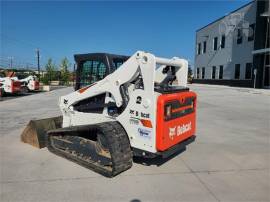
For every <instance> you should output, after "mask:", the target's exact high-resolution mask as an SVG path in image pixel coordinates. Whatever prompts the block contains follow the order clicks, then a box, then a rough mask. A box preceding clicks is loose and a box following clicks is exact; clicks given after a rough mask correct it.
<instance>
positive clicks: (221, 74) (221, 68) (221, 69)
mask: <svg viewBox="0 0 270 202" xmlns="http://www.w3.org/2000/svg"><path fill="white" fill-rule="evenodd" d="M218 78H219V79H223V65H220V66H219V75H218Z"/></svg>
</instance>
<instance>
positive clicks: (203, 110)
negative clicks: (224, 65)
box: [0, 84, 270, 202]
mask: <svg viewBox="0 0 270 202" xmlns="http://www.w3.org/2000/svg"><path fill="white" fill-rule="evenodd" d="M191 89H193V90H194V91H196V92H197V94H198V118H197V139H196V142H195V143H192V144H191V145H189V146H188V148H187V150H186V151H185V152H183V153H181V154H179V155H177V156H175V157H174V158H172V159H170V160H168V161H167V162H165V163H163V164H161V165H159V166H157V165H155V164H157V163H158V162H156V161H154V162H152V163H153V165H148V166H147V165H143V163H142V162H141V161H140V160H138V161H136V163H134V164H133V167H132V168H131V169H130V170H128V171H126V172H124V173H122V174H120V175H118V176H117V177H115V178H113V179H108V178H105V177H102V176H100V175H98V174H96V173H94V172H92V171H90V170H87V169H85V168H83V167H81V166H79V165H76V164H74V163H72V162H69V161H67V160H65V159H62V158H60V157H58V156H55V155H53V154H51V153H49V152H48V151H47V149H41V150H38V149H35V148H33V147H31V146H29V145H27V144H24V143H21V142H20V133H21V132H22V130H23V128H24V126H25V125H26V124H27V122H28V121H29V120H30V119H39V118H46V117H51V116H56V115H59V114H60V112H59V109H58V107H57V99H58V97H59V96H60V95H64V94H66V93H68V92H71V91H72V89H71V88H65V89H60V90H55V91H52V92H47V93H40V94H37V95H31V96H26V97H22V98H18V99H13V100H9V101H4V102H1V103H0V168H1V175H0V186H1V187H0V191H1V192H0V201H27V202H30V201H33V202H36V201H50V202H51V201H76V202H80V201H133V202H136V201H137V202H138V201H142V202H144V201H164V202H165V201H270V194H269V193H270V142H269V141H270V139H269V138H270V133H269V131H270V128H269V120H270V105H269V104H270V96H269V94H268V93H267V91H265V92H266V93H260V92H259V93H258V91H255V93H254V91H250V90H247V89H241V88H229V87H222V86H218V87H216V86H206V85H198V84H192V85H191Z"/></svg>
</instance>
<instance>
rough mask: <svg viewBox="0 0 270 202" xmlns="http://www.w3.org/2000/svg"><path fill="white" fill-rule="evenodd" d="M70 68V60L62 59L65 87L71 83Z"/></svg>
mask: <svg viewBox="0 0 270 202" xmlns="http://www.w3.org/2000/svg"><path fill="white" fill-rule="evenodd" d="M69 67H70V63H69V61H68V59H67V58H66V57H65V58H64V59H62V61H61V64H60V72H61V82H62V84H64V85H67V84H68V82H69V76H70V73H69V71H68V68H69Z"/></svg>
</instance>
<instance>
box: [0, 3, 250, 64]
mask: <svg viewBox="0 0 270 202" xmlns="http://www.w3.org/2000/svg"><path fill="white" fill-rule="evenodd" d="M246 3H248V1H167V2H165V1H163V2H162V1H137V2H130V1H118V2H117V1H102V2H93V1H37V2H34V1H1V18H0V20H1V29H0V39H1V44H0V51H1V53H0V66H1V64H6V65H7V64H8V63H9V62H10V60H11V58H12V61H13V66H16V65H24V66H26V65H28V66H35V65H36V54H35V51H36V49H37V48H39V49H40V55H41V66H42V67H44V65H45V63H46V62H47V60H48V58H52V59H53V61H54V63H56V64H59V63H60V61H61V59H62V58H64V57H67V58H68V59H69V61H70V63H74V59H73V55H74V54H78V53H90V52H108V53H115V54H124V55H132V54H133V53H134V52H136V51H137V50H143V51H147V52H151V53H153V54H155V55H157V56H160V57H168V58H171V57H174V56H178V57H181V58H185V59H187V60H189V62H190V64H191V65H192V64H193V63H194V54H195V34H196V30H197V29H199V28H201V27H203V26H205V25H207V24H208V23H210V22H212V21H214V20H216V19H217V18H219V17H222V16H224V15H226V14H228V13H229V12H231V11H233V10H235V9H237V8H239V7H241V6H242V5H244V4H246Z"/></svg>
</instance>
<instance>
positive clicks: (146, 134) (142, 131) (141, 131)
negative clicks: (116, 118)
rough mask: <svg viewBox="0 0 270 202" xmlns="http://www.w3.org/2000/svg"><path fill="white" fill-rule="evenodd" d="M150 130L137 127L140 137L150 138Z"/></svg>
mask: <svg viewBox="0 0 270 202" xmlns="http://www.w3.org/2000/svg"><path fill="white" fill-rule="evenodd" d="M151 133H152V132H151V131H150V130H146V129H143V128H138V134H139V136H140V137H143V138H147V139H151Z"/></svg>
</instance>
